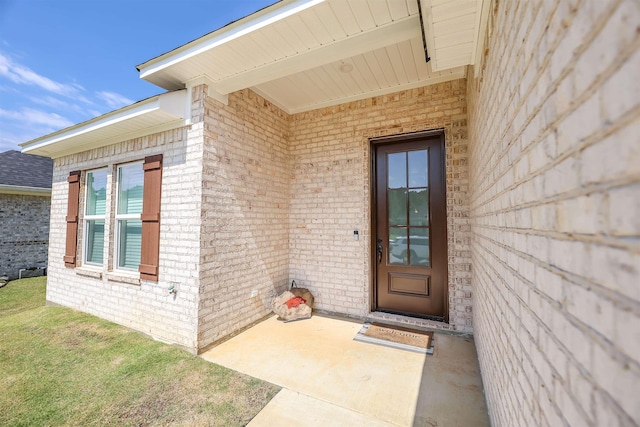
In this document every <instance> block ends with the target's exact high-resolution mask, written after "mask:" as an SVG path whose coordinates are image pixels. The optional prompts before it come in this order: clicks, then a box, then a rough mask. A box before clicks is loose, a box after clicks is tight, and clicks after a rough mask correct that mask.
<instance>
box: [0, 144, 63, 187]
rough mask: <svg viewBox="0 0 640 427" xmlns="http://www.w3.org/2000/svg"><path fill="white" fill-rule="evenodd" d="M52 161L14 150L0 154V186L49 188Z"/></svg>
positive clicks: (51, 176)
mask: <svg viewBox="0 0 640 427" xmlns="http://www.w3.org/2000/svg"><path fill="white" fill-rule="evenodd" d="M52 178H53V160H51V159H50V158H48V157H42V156H34V155H33V154H23V153H21V152H19V151H16V150H10V151H5V152H4V153H0V185H2V186H8V185H12V186H13V185H14V186H18V187H35V188H51V180H52Z"/></svg>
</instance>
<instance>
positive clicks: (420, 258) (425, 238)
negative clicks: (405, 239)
mask: <svg viewBox="0 0 640 427" xmlns="http://www.w3.org/2000/svg"><path fill="white" fill-rule="evenodd" d="M409 263H410V264H411V265H419V266H421V267H429V266H430V262H429V229H428V228H426V227H425V228H411V236H409Z"/></svg>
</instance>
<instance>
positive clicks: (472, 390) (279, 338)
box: [202, 315, 489, 427]
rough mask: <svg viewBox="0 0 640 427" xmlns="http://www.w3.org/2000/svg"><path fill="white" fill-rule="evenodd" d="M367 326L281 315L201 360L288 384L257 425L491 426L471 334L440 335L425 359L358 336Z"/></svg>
mask: <svg viewBox="0 0 640 427" xmlns="http://www.w3.org/2000/svg"><path fill="white" fill-rule="evenodd" d="M360 327H361V324H360V323H356V322H352V321H349V320H343V319H335V318H330V317H325V316H318V315H315V316H314V317H313V318H312V319H310V320H304V321H299V322H293V323H287V324H284V323H281V322H278V321H277V320H276V318H275V316H274V317H271V318H269V319H267V320H266V321H264V322H262V323H260V324H258V325H256V326H254V327H253V328H251V329H249V330H247V331H245V332H243V333H242V334H240V335H238V336H236V337H234V338H232V339H231V340H229V341H227V342H224V343H222V344H220V345H219V346H217V347H215V348H213V349H211V350H209V351H207V352H205V353H203V354H202V357H203V358H204V359H205V360H208V361H210V362H214V363H217V364H220V365H223V366H226V367H228V368H231V369H234V370H236V371H239V372H243V373H245V374H248V375H251V376H253V377H256V378H260V379H263V380H266V381H269V382H271V383H274V384H277V385H279V386H281V387H283V390H282V391H281V392H280V393H279V394H278V395H277V396H276V397H275V398H274V399H273V400H272V401H271V402H270V403H269V404H268V405H267V406H266V407H265V408H264V409H263V410H262V412H260V413H259V414H258V416H256V418H255V419H254V420H253V421H252V422H251V423H250V424H249V425H250V426H253V427H255V426H273V425H304V426H325V425H329V424H331V425H334V426H337V425H343V426H347V425H349V426H351V425H367V426H391V425H394V426H469V425H473V426H483V425H489V419H488V415H487V408H486V404H485V399H484V395H483V392H482V381H481V378H480V369H479V366H478V360H477V356H476V349H475V346H474V343H473V340H472V339H470V338H465V337H461V336H454V335H449V334H446V333H440V332H436V333H435V335H434V341H435V351H434V354H433V355H432V356H425V355H423V354H418V353H413V352H408V351H403V350H397V349H392V348H387V347H382V346H377V345H373V344H367V343H362V342H357V341H353V337H354V336H355V335H356V334H357V332H358V331H359V330H360Z"/></svg>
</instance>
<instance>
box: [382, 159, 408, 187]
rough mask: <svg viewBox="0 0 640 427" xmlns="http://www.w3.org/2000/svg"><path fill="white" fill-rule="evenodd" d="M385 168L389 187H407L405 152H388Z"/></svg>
mask: <svg viewBox="0 0 640 427" xmlns="http://www.w3.org/2000/svg"><path fill="white" fill-rule="evenodd" d="M387 170H388V175H389V176H388V178H387V182H388V184H389V188H407V153H393V154H389V155H388V156H387Z"/></svg>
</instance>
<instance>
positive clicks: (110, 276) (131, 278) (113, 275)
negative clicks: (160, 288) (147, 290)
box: [105, 271, 140, 285]
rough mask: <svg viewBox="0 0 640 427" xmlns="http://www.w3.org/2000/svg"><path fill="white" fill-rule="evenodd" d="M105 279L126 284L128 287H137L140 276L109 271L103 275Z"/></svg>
mask: <svg viewBox="0 0 640 427" xmlns="http://www.w3.org/2000/svg"><path fill="white" fill-rule="evenodd" d="M105 277H106V278H107V280H108V281H110V282H120V283H127V284H129V285H139V284H140V276H139V275H138V273H125V272H120V271H118V272H115V271H111V272H109V273H106V274H105Z"/></svg>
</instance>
